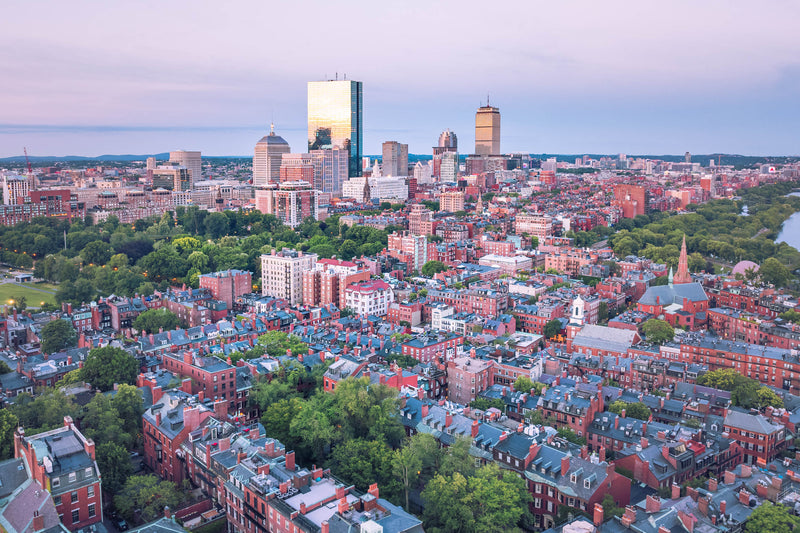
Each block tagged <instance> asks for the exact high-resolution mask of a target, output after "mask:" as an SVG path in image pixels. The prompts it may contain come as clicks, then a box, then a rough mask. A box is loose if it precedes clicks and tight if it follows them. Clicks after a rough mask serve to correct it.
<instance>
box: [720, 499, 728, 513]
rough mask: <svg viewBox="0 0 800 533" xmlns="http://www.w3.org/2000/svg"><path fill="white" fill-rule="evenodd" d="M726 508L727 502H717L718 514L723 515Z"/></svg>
mask: <svg viewBox="0 0 800 533" xmlns="http://www.w3.org/2000/svg"><path fill="white" fill-rule="evenodd" d="M727 508H728V502H727V501H726V500H722V501H721V502H719V512H720V513H722V514H725V509H727Z"/></svg>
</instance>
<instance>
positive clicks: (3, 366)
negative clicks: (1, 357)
mask: <svg viewBox="0 0 800 533" xmlns="http://www.w3.org/2000/svg"><path fill="white" fill-rule="evenodd" d="M9 372H11V367H10V366H8V363H6V362H5V361H0V374H8V373H9Z"/></svg>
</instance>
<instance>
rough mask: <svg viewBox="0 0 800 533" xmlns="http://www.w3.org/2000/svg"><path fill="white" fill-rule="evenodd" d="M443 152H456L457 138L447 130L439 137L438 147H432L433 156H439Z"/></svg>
mask: <svg viewBox="0 0 800 533" xmlns="http://www.w3.org/2000/svg"><path fill="white" fill-rule="evenodd" d="M445 152H458V137H456V134H455V133H453V132H452V131H450V130H449V129H446V130H444V131H443V132H442V133H441V135H439V145H438V146H434V147H433V155H441V154H443V153H445Z"/></svg>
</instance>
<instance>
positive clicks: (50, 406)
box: [9, 388, 80, 435]
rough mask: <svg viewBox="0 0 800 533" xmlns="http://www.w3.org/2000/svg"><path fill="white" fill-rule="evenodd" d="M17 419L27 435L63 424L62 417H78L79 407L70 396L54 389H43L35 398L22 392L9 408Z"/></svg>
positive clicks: (74, 418) (75, 418)
mask: <svg viewBox="0 0 800 533" xmlns="http://www.w3.org/2000/svg"><path fill="white" fill-rule="evenodd" d="M9 409H10V410H11V412H12V413H13V414H14V415H15V416H16V417H17V418H18V419H19V425H20V426H22V427H24V428H25V433H26V434H27V435H35V434H36V433H40V432H42V431H48V430H51V429H55V428H57V427H61V426H63V425H64V417H65V416H71V417H72V418H73V420H77V419H78V414H79V413H80V407H79V406H78V405H76V404H75V402H74V400H73V399H72V397H71V396H67V395H65V394H64V393H63V392H61V391H59V390H56V389H52V388H50V389H44V390H43V391H42V392H41V394H39V395H38V396H36V397H35V398H34V397H33V396H32V395H31V394H29V393H27V392H24V393H22V394H19V395H17V396H16V397H15V398H14V404H13V405H12V406H11V407H10V408H9Z"/></svg>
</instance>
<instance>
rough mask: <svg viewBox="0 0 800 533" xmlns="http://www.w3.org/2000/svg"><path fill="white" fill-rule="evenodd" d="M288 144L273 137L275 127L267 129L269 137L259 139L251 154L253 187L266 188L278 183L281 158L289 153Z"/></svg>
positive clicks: (277, 137)
mask: <svg viewBox="0 0 800 533" xmlns="http://www.w3.org/2000/svg"><path fill="white" fill-rule="evenodd" d="M291 151H292V150H291V148H289V143H287V142H286V141H285V140H284V139H283V137H281V136H280V135H275V125H274V124H271V125H270V127H269V135H265V136H264V137H261V140H260V141H258V142H257V143H256V148H255V151H254V152H253V187H255V188H258V187H266V186H267V185H269V184H270V183H278V182H279V181H280V176H281V158H282V157H283V154H288V153H289V152H291Z"/></svg>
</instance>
